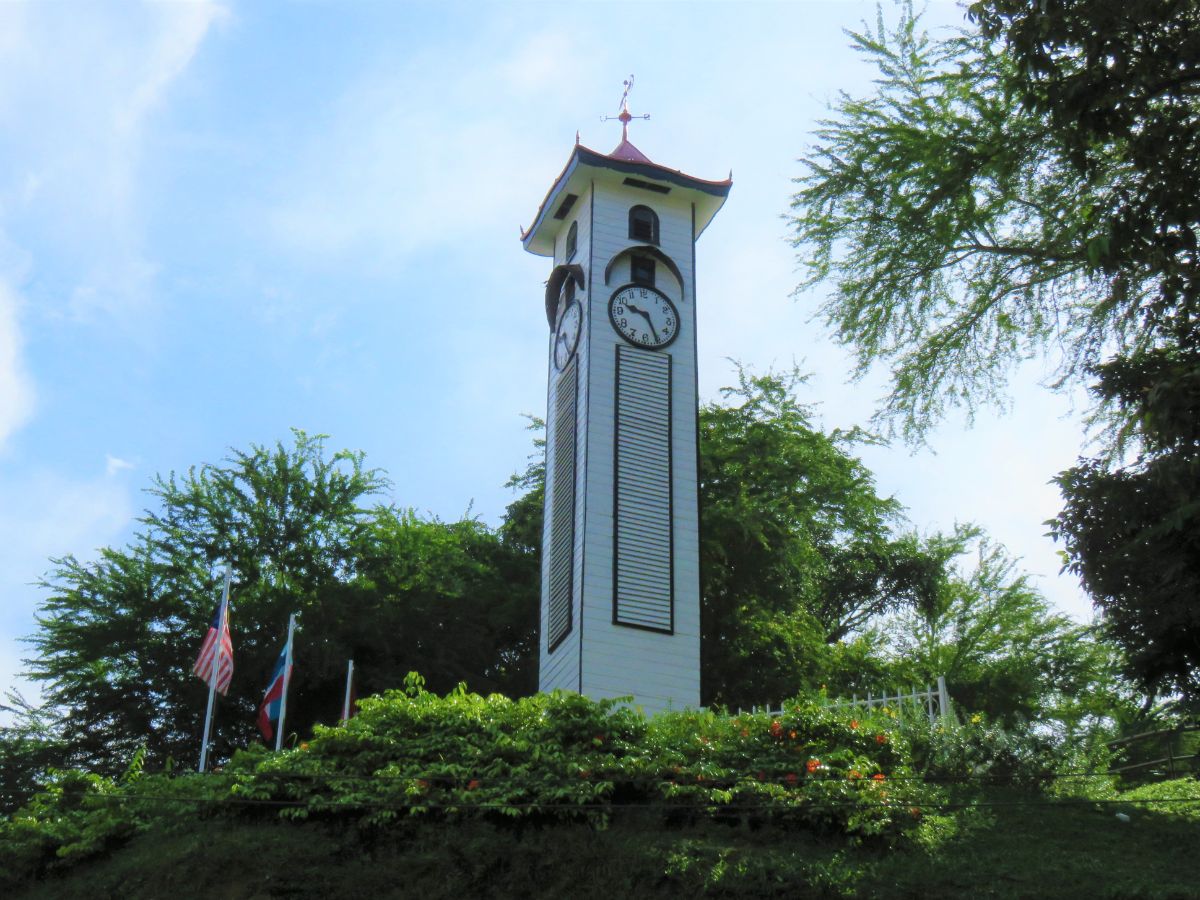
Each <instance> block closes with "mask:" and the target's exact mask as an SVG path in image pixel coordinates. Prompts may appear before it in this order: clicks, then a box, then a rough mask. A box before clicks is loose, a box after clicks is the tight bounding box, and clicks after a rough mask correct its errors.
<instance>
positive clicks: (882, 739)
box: [875, 734, 887, 744]
mask: <svg viewBox="0 0 1200 900" xmlns="http://www.w3.org/2000/svg"><path fill="white" fill-rule="evenodd" d="M875 743H877V744H886V743H887V735H886V734H877V735H875Z"/></svg>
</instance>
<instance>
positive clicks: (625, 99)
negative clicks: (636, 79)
mask: <svg viewBox="0 0 1200 900" xmlns="http://www.w3.org/2000/svg"><path fill="white" fill-rule="evenodd" d="M624 84H625V93H623V94H622V95H621V112H620V113H618V114H617V115H615V116H601V117H600V121H601V122H611V121H612V120H613V119H616V120H617V121H618V122H620V123H621V140H622V141H627V140H629V123H630V122H631V121H632V120H634V119H649V118H650V114H649V113H646V114H645V115H641V116H634V115H630V113H629V92H630V91H632V90H633V76H632V75H630V76H629V80H628V81H626V82H624Z"/></svg>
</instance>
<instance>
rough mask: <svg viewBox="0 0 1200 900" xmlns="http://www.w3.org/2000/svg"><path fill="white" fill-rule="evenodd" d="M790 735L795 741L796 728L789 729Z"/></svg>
mask: <svg viewBox="0 0 1200 900" xmlns="http://www.w3.org/2000/svg"><path fill="white" fill-rule="evenodd" d="M788 737H790V738H791V739H792V740H793V741H794V740H795V739H796V730H795V729H792V730H791V731H789V732H788Z"/></svg>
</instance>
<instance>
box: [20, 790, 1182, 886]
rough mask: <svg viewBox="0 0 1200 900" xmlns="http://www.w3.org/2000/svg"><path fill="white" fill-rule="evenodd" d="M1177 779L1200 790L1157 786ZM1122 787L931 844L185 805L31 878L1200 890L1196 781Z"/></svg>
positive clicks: (969, 820) (1000, 809) (994, 812)
mask: <svg viewBox="0 0 1200 900" xmlns="http://www.w3.org/2000/svg"><path fill="white" fill-rule="evenodd" d="M1168 797H1170V798H1174V797H1188V798H1191V799H1192V801H1193V802H1189V803H1169V804H1168V803H1152V802H1148V801H1154V800H1162V799H1164V798H1168ZM1123 799H1130V800H1138V801H1142V803H1141V804H1140V805H1120V806H1117V805H1113V804H1104V803H1092V802H1080V801H1071V800H1063V801H1052V800H1048V799H1047V798H1045V797H1043V796H1040V795H1031V794H1020V793H1013V792H997V793H995V794H992V795H989V796H988V797H987V798H985V799H984V800H983V801H982V803H981V804H980V805H979V806H978V807H977V808H976V810H975V811H974V812H972V813H969V814H967V815H966V816H965V817H963V821H964V822H965V826H962V827H959V828H958V829H957V833H952V832H953V827H952V826H951V825H949V824H947V825H946V827H947V828H948V829H949V830H948V831H946V832H944V833H942V834H941V835H934V834H930V835H928V836H927V838H928V839H927V840H926V841H925V842H924V845H923V846H911V845H910V846H907V847H905V848H898V849H892V850H888V849H884V848H869V847H863V846H855V845H852V844H847V843H846V842H845V841H844V840H837V841H832V840H822V839H819V838H816V837H813V836H811V835H810V834H808V833H807V832H798V831H785V830H782V829H778V828H760V829H754V828H751V827H748V826H746V825H737V826H725V825H720V824H712V823H707V824H703V825H695V826H683V827H678V828H671V829H664V828H663V827H662V825H661V820H660V819H658V818H657V817H654V818H651V817H648V816H646V814H644V813H637V814H628V815H625V816H622V817H619V818H617V819H616V820H615V821H614V822H613V824H612V826H611V827H610V828H609V829H607V830H604V831H596V830H593V829H591V828H589V827H588V826H586V825H571V826H555V827H553V828H549V827H547V828H541V829H539V828H532V827H529V828H525V829H524V830H519V829H518V830H514V829H511V828H504V829H500V828H496V827H493V826H491V825H488V824H486V823H479V822H474V823H460V824H457V825H454V826H444V825H437V824H432V823H428V822H425V823H421V824H419V825H413V826H404V827H400V828H397V829H394V830H391V831H388V832H386V833H373V834H364V833H361V832H359V831H358V830H356V829H354V828H353V827H345V826H338V827H334V826H332V825H321V824H315V823H302V824H301V823H284V822H275V821H250V820H242V821H233V822H230V821H229V820H224V819H191V818H181V819H180V820H179V821H178V822H177V823H175V824H174V825H172V826H171V827H170V828H168V829H166V830H165V831H161V832H155V833H148V834H143V835H140V836H138V837H136V838H135V839H133V840H132V841H131V842H129V843H128V844H126V845H124V846H122V847H120V848H115V849H114V850H113V852H111V853H110V854H109V855H108V856H106V857H105V858H102V859H97V860H94V861H92V862H90V863H86V864H81V865H79V866H77V867H75V868H73V869H71V870H69V872H66V873H64V874H62V875H59V876H55V877H52V878H49V879H47V880H46V881H44V882H42V883H40V884H38V885H35V886H33V887H32V889H31V890H29V891H28V892H26V893H25V894H24V895H23V896H24V897H25V898H29V900H33V898H56V900H57V898H74V897H78V898H85V897H86V898H87V900H97V898H104V897H114V898H115V897H121V898H162V897H169V898H186V897H220V898H231V900H233V898H237V900H241V898H247V900H249V898H267V897H306V896H321V897H330V898H340V897H347V898H348V897H362V896H371V897H410V896H412V897H420V898H421V900H439V898H454V900H462V898H464V897H481V896H489V897H505V896H522V897H534V898H537V897H546V898H550V897H556V898H558V897H571V898H589V897H597V898H599V897H603V898H606V900H608V898H613V897H626V896H629V897H639V896H716V897H774V896H777V897H797V896H800V897H864V898H867V897H880V898H893V897H921V898H961V897H971V898H993V897H994V898H1018V897H1022V898H1024V897H1037V898H1077V897H1086V898H1118V897H1120V898H1193V897H1200V782H1196V781H1194V780H1191V779H1187V780H1179V781H1175V782H1169V783H1166V784H1159V785H1152V786H1148V787H1145V788H1140V789H1138V790H1136V791H1132V792H1129V793H1127V794H1125V795H1123ZM1118 811H1120V812H1122V813H1124V814H1126V815H1128V816H1129V817H1130V821H1129V822H1123V821H1121V820H1120V819H1118V817H1117V815H1116V813H1117V812H1118ZM930 823H931V824H930V829H931V830H933V829H935V828H936V827H937V826H936V820H930Z"/></svg>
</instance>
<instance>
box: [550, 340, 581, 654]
mask: <svg viewBox="0 0 1200 900" xmlns="http://www.w3.org/2000/svg"><path fill="white" fill-rule="evenodd" d="M577 371H578V370H577V368H576V365H575V360H574V359H572V360H571V362H570V363H569V364H568V365H567V368H566V369H564V370H563V372H562V374H561V375H560V376H559V379H558V388H557V391H556V394H555V403H554V459H553V460H552V462H551V465H552V468H551V474H550V522H551V526H550V611H549V612H550V614H549V617H548V622H547V635H546V640H547V643H548V645H549V649H550V650H553V649H554V648H555V647H557V646H558V645H559V644H560V643H561V642H562V640H563V638H565V637H566V636H567V635H568V634H569V633H570V631H571V597H572V594H573V591H572V586H573V585H572V582H573V573H574V568H575V559H574V556H575V405H576V400H575V396H576V393H577V390H576V387H577V382H578V376H577V374H576V373H577Z"/></svg>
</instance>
